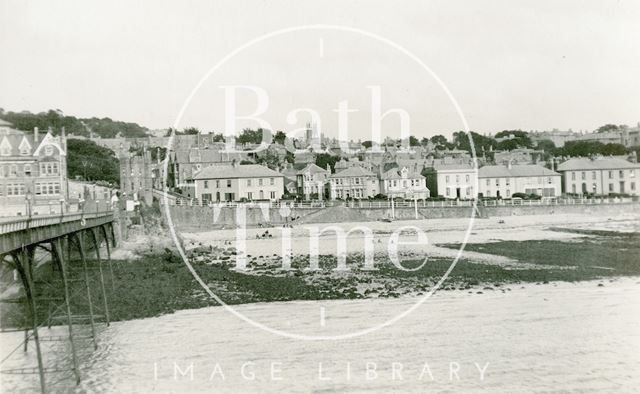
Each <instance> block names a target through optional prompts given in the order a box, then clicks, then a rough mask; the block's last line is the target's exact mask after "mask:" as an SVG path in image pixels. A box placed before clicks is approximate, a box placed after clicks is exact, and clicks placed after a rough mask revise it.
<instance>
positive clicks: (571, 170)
mask: <svg viewBox="0 0 640 394" xmlns="http://www.w3.org/2000/svg"><path fill="white" fill-rule="evenodd" d="M558 172H559V173H561V174H562V185H563V190H564V192H565V193H570V194H577V195H609V194H629V195H633V196H637V195H639V193H638V180H639V179H640V164H638V163H632V162H629V161H627V160H624V159H619V158H609V157H599V158H581V157H580V158H573V159H569V160H567V161H565V162H564V163H562V164H560V165H559V166H558Z"/></svg>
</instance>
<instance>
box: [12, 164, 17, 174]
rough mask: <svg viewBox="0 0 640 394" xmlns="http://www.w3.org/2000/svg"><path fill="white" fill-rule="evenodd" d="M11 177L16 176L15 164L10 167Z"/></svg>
mask: <svg viewBox="0 0 640 394" xmlns="http://www.w3.org/2000/svg"><path fill="white" fill-rule="evenodd" d="M11 176H12V177H16V176H18V166H17V165H15V164H12V165H11Z"/></svg>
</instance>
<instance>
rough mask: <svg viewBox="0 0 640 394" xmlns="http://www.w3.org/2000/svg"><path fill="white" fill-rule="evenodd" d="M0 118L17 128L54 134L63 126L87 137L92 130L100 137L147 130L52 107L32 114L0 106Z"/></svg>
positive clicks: (132, 134) (134, 134)
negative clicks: (80, 116) (35, 129)
mask: <svg viewBox="0 0 640 394" xmlns="http://www.w3.org/2000/svg"><path fill="white" fill-rule="evenodd" d="M0 118H2V119H4V120H6V121H7V122H9V123H12V124H13V127H14V128H16V129H18V130H25V131H32V130H33V129H34V128H35V127H37V128H39V129H40V130H42V131H45V130H47V129H49V128H51V129H52V132H53V134H56V135H57V134H59V133H60V130H62V128H63V127H64V129H65V131H66V133H67V134H75V135H82V136H85V137H88V136H89V135H90V133H91V132H93V134H94V135H95V136H100V137H102V138H113V137H115V136H116V135H118V134H119V135H120V136H121V137H145V136H146V135H147V132H148V131H149V130H148V129H147V128H146V127H143V126H140V125H139V124H137V123H127V122H120V121H116V120H112V119H110V118H101V119H99V118H76V117H75V116H66V115H64V114H63V113H62V111H60V110H52V109H51V110H49V111H47V112H39V113H37V114H33V113H31V112H29V111H22V112H11V111H9V112H5V111H4V110H3V109H1V108H0Z"/></svg>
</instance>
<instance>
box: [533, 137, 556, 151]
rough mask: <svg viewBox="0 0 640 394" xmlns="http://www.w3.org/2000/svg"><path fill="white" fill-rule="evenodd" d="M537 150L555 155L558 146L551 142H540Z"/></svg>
mask: <svg viewBox="0 0 640 394" xmlns="http://www.w3.org/2000/svg"><path fill="white" fill-rule="evenodd" d="M536 149H540V150H543V151H545V152H547V153H553V152H555V150H556V144H555V143H554V142H553V141H551V140H541V141H538V145H536Z"/></svg>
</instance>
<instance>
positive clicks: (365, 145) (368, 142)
mask: <svg viewBox="0 0 640 394" xmlns="http://www.w3.org/2000/svg"><path fill="white" fill-rule="evenodd" d="M362 146H363V147H364V148H365V149H369V148H371V147H372V146H373V141H364V142H362Z"/></svg>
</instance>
